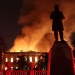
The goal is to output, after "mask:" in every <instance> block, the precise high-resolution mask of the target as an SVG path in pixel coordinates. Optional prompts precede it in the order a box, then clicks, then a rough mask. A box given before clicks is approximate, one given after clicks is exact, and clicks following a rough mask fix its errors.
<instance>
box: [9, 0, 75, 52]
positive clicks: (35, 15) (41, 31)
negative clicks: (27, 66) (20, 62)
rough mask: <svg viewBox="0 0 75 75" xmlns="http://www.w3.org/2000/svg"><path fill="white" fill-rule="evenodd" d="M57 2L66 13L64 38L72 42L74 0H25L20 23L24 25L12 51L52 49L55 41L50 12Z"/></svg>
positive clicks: (74, 20) (74, 18) (74, 12)
mask: <svg viewBox="0 0 75 75" xmlns="http://www.w3.org/2000/svg"><path fill="white" fill-rule="evenodd" d="M55 3H57V4H58V5H59V6H60V10H62V12H63V13H64V15H65V20H64V21H63V23H64V38H65V39H66V41H67V42H68V43H69V44H70V40H71V39H70V36H71V33H73V32H75V25H74V22H75V15H74V14H75V7H74V5H75V1H74V0H69V1H68V0H58V1H56V0H36V1H35V0H29V1H28V0H23V6H22V8H21V10H20V12H21V15H20V17H19V19H18V23H19V24H20V25H24V27H23V29H22V30H21V34H20V35H18V36H17V38H16V39H15V41H14V46H13V47H12V48H11V49H10V51H11V52H14V51H15V52H20V51H21V50H23V51H24V52H26V51H29V50H32V51H39V52H40V51H41V52H44V51H45V52H48V51H49V50H50V47H51V46H52V43H53V42H54V36H53V32H52V29H51V28H52V27H51V26H52V21H51V20H50V13H51V11H52V10H54V4H55Z"/></svg>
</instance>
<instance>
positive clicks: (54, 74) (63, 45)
mask: <svg viewBox="0 0 75 75" xmlns="http://www.w3.org/2000/svg"><path fill="white" fill-rule="evenodd" d="M50 52H51V53H50V54H51V55H50V57H51V59H50V62H51V63H50V75H74V64H73V63H74V60H73V53H72V50H71V48H70V47H69V46H68V44H67V42H61V41H58V42H55V43H54V44H53V46H52V48H51V51H50Z"/></svg>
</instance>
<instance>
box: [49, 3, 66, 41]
mask: <svg viewBox="0 0 75 75" xmlns="http://www.w3.org/2000/svg"><path fill="white" fill-rule="evenodd" d="M54 8H55V10H54V11H53V12H51V15H50V19H52V20H53V21H52V31H54V36H55V40H56V41H58V32H59V34H60V39H61V41H64V39H63V30H64V28H63V23H62V20H63V19H64V18H65V17H64V15H63V13H62V12H61V11H60V10H59V6H58V4H55V6H54Z"/></svg>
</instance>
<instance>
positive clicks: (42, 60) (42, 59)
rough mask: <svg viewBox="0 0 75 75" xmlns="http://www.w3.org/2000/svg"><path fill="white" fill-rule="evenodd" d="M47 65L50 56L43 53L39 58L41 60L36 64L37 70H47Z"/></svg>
mask: <svg viewBox="0 0 75 75" xmlns="http://www.w3.org/2000/svg"><path fill="white" fill-rule="evenodd" d="M47 64H48V54H47V53H42V54H41V55H40V56H39V60H38V62H37V64H36V68H35V69H40V70H47Z"/></svg>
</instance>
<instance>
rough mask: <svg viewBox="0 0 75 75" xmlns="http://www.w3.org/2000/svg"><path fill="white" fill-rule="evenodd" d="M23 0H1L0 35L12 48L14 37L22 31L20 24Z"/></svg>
mask: <svg viewBox="0 0 75 75" xmlns="http://www.w3.org/2000/svg"><path fill="white" fill-rule="evenodd" d="M21 7H22V0H0V36H2V37H3V38H4V40H5V43H6V44H7V46H8V48H11V47H12V45H13V43H14V39H15V38H16V36H17V35H18V34H19V33H20V31H21V29H22V26H21V25H18V22H17V21H18V18H19V15H20V8H21Z"/></svg>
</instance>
